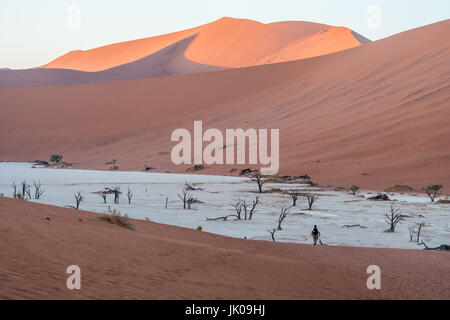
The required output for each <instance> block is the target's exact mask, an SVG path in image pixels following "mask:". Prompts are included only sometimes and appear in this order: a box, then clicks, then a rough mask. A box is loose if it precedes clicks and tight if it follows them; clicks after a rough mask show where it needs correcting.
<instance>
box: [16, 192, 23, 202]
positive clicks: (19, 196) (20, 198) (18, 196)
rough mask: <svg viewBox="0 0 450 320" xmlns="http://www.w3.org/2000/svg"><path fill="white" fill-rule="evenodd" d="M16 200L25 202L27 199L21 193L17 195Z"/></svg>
mask: <svg viewBox="0 0 450 320" xmlns="http://www.w3.org/2000/svg"><path fill="white" fill-rule="evenodd" d="M16 199H19V200H25V197H24V196H23V194H21V193H20V192H19V193H17V194H16Z"/></svg>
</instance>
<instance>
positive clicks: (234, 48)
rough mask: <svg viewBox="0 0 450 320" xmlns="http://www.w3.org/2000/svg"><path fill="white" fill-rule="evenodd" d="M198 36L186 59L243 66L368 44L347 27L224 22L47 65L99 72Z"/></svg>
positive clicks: (80, 53)
mask: <svg viewBox="0 0 450 320" xmlns="http://www.w3.org/2000/svg"><path fill="white" fill-rule="evenodd" d="M193 35H196V36H197V37H196V38H195V40H194V41H193V42H192V43H191V44H190V45H189V47H187V48H186V53H185V55H186V58H187V59H189V60H192V61H193V62H197V63H199V64H207V65H212V66H219V67H244V66H250V65H257V64H266V63H273V62H282V61H289V60H298V59H303V58H308V57H313V56H318V55H323V54H327V53H331V52H336V51H341V50H345V49H349V48H353V47H356V46H359V45H361V43H366V42H368V41H369V40H367V39H366V38H364V37H362V36H359V35H357V34H356V33H354V32H352V31H351V30H349V29H347V28H344V27H334V26H328V25H323V24H318V23H312V22H289V21H288V22H277V23H270V24H263V23H260V22H256V21H252V20H245V19H234V18H228V17H226V18H222V19H219V20H217V21H214V22H211V23H208V24H205V25H202V26H199V27H196V28H192V29H188V30H184V31H180V32H175V33H170V34H167V35H161V36H157V37H150V38H144V39H139V40H133V41H127V42H121V43H116V44H111V45H107V46H103V47H99V48H95V49H91V50H87V51H82V50H77V51H71V52H69V53H67V54H66V55H64V56H62V57H59V58H57V59H55V60H54V61H52V62H50V63H48V64H46V65H45V66H43V67H44V68H61V69H73V70H81V71H100V70H105V69H109V68H113V67H117V66H119V65H121V64H125V63H129V62H132V61H137V60H140V59H142V58H144V57H146V56H148V55H150V54H153V53H155V52H157V51H160V50H161V49H163V48H165V47H167V46H169V45H172V44H173V43H175V42H178V41H180V40H182V39H186V38H188V37H191V36H193Z"/></svg>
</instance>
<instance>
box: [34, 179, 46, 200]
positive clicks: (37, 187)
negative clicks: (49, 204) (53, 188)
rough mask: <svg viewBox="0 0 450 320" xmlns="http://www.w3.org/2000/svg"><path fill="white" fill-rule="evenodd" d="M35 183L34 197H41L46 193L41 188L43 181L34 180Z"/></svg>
mask: <svg viewBox="0 0 450 320" xmlns="http://www.w3.org/2000/svg"><path fill="white" fill-rule="evenodd" d="M33 184H34V198H35V199H40V198H41V196H42V194H43V193H44V190H41V182H40V181H33Z"/></svg>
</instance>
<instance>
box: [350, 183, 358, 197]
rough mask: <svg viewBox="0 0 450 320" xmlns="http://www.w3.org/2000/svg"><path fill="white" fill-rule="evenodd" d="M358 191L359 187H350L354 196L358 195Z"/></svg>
mask: <svg viewBox="0 0 450 320" xmlns="http://www.w3.org/2000/svg"><path fill="white" fill-rule="evenodd" d="M358 190H359V187H358V186H356V185H352V186H351V187H350V191H351V192H352V194H354V195H356V192H358Z"/></svg>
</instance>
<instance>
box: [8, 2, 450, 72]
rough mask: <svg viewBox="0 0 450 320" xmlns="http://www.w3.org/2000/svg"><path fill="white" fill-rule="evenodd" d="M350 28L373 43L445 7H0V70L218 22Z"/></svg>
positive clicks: (441, 13) (435, 16)
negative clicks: (225, 19)
mask: <svg viewBox="0 0 450 320" xmlns="http://www.w3.org/2000/svg"><path fill="white" fill-rule="evenodd" d="M224 16H227V17H234V18H246V19H252V20H257V21H260V22H263V23H270V22H276V21H286V20H296V21H312V22H318V23H324V24H329V25H335V26H345V27H348V28H350V29H352V30H354V31H356V32H358V33H360V34H362V35H363V36H365V37H367V38H369V39H371V40H378V39H381V38H385V37H388V36H391V35H393V34H396V33H399V32H402V31H406V30H409V29H413V28H416V27H420V26H423V25H427V24H430V23H434V22H438V21H442V20H445V19H448V18H449V16H450V0H305V1H304V0H276V1H275V0H189V1H187V0H127V1H124V0H0V68H5V67H8V68H13V69H21V68H30V67H38V66H41V65H43V64H46V63H48V62H50V61H51V60H53V59H55V58H57V57H58V56H61V55H63V54H65V53H67V52H69V51H71V50H78V49H81V50H86V49H91V48H95V47H98V46H102V45H105V44H110V43H115V42H120V41H126V40H133V39H138V38H144V37H150V36H154V35H159V34H165V33H169V32H174V31H178V30H183V29H187V28H190V27H194V26H198V25H201V24H205V23H208V22H211V21H214V20H217V19H220V18H221V17H224Z"/></svg>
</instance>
